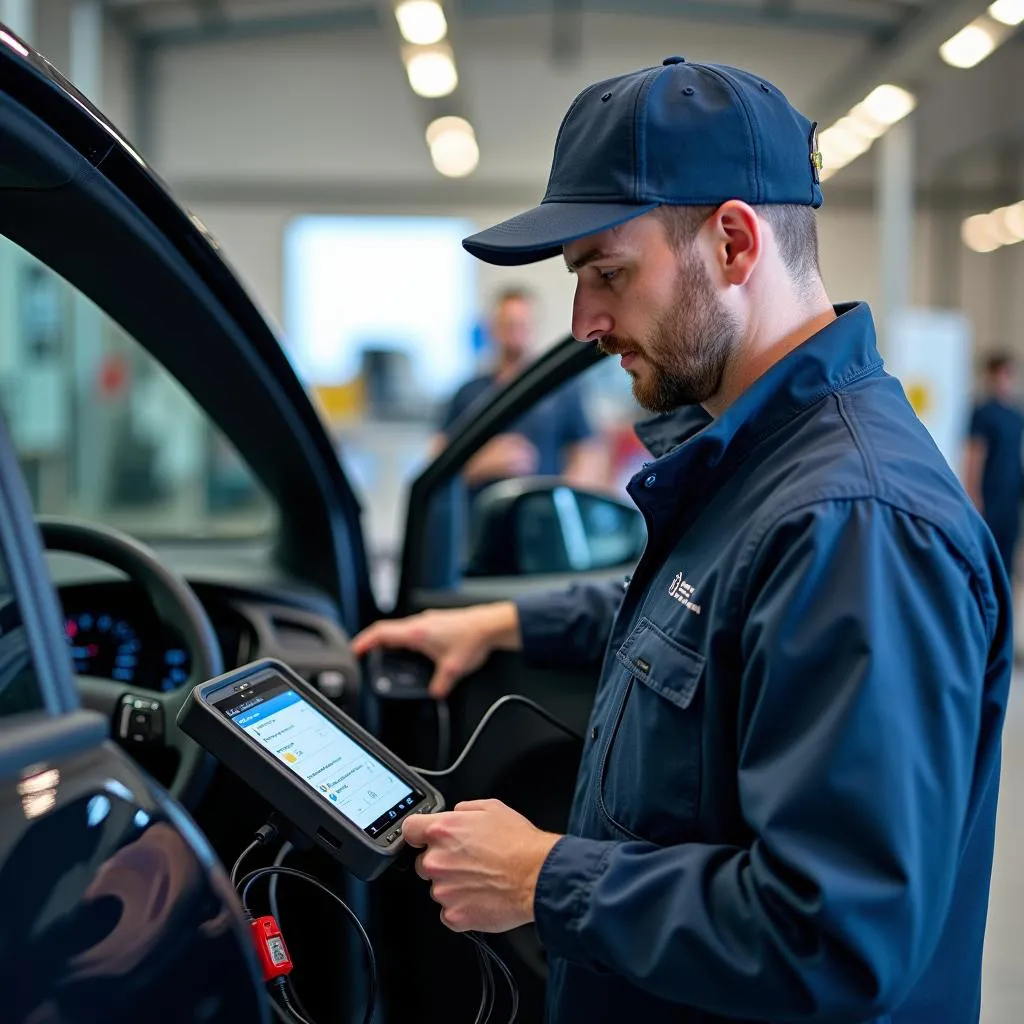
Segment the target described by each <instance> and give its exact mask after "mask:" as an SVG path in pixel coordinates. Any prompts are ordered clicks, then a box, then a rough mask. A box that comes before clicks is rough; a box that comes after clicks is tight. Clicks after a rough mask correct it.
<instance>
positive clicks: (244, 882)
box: [236, 866, 379, 1024]
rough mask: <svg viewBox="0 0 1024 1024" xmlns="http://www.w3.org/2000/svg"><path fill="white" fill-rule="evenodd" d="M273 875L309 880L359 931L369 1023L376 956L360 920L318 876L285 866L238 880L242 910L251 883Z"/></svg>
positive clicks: (365, 1016) (374, 1001)
mask: <svg viewBox="0 0 1024 1024" xmlns="http://www.w3.org/2000/svg"><path fill="white" fill-rule="evenodd" d="M274 875H287V876H288V877H289V878H301V879H302V880H303V881H306V882H309V884H310V885H315V886H316V887H317V888H318V889H320V890H321V891H322V892H325V893H326V894H327V895H328V896H330V897H331V899H332V900H334V902H335V903H337V904H338V906H340V907H341V909H342V910H344V911H345V913H346V915H347V916H348V919H349V920H350V921H351V922H352V924H353V925H354V926H355V929H356V931H357V932H358V933H359V938H360V939H362V942H363V948H364V949H365V951H366V961H367V964H368V966H369V971H370V992H369V996H368V997H367V1000H366V1012H365V1013H364V1014H363V1022H362V1024H370V1022H371V1021H372V1020H373V1015H374V1012H375V1011H376V1009H377V989H378V985H379V982H378V977H377V957H376V955H375V954H374V952H373V944H372V943H371V942H370V936H369V935H367V934H366V929H365V928H364V927H363V923H362V921H360V920H359V918H358V917H356V914H355V912H354V911H353V910H352V908H351V907H350V906H349V905H348V904H347V903H346V902H345V901H344V900H343V899H342V898H341V897H340V896H339V895H338V894H337V893H336V892H335V891H334V890H333V889H331V888H330V887H329V886H326V885H324V883H323V882H321V881H320V880H319V879H318V878H314V877H313V876H312V875H307V874H306V872H305V871H296V870H295V868H285V867H280V866H278V867H269V868H257V869H256V870H255V871H250V872H249V874H247V875H246V876H245V877H244V878H243V879H241V880H240V881H239V882H238V885H237V886H236V888H238V889H239V896H240V898H241V901H242V907H243V909H244V910H246V911H248V909H249V902H248V901H249V890H250V889H251V888H252V886H253V884H254V883H255V882H257V881H259V879H261V878H266V877H268V876H269V877H273V876H274Z"/></svg>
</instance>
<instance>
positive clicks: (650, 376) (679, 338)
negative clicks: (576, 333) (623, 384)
mask: <svg viewBox="0 0 1024 1024" xmlns="http://www.w3.org/2000/svg"><path fill="white" fill-rule="evenodd" d="M676 296H677V298H676V301H675V302H674V303H673V304H672V305H671V306H670V307H669V308H668V309H666V310H665V311H664V312H663V313H662V314H661V316H659V317H658V319H657V320H656V321H655V323H654V325H653V327H652V328H651V330H650V331H649V332H648V333H647V336H646V337H644V338H643V339H640V340H639V341H634V340H633V339H631V338H627V337H623V336H621V335H614V334H610V335H608V336H607V337H605V338H602V339H601V342H600V347H601V349H602V350H603V351H605V352H608V353H611V354H617V355H621V354H624V353H626V352H636V353H637V354H638V355H639V356H640V357H641V358H642V359H643V360H644V361H645V362H646V363H647V364H648V366H649V369H648V370H647V372H646V373H642V372H638V373H633V397H634V398H635V399H636V401H637V402H638V403H639V404H640V405H641V406H643V408H645V409H647V410H649V411H650V412H655V413H661V412H670V411H672V410H673V409H678V408H679V407H680V406H684V405H696V404H698V403H701V402H706V401H707V400H708V399H709V398H711V397H712V396H713V395H715V394H717V392H718V390H719V389H720V388H721V386H722V377H723V375H724V374H725V368H726V365H727V364H728V362H729V358H730V356H731V355H732V354H733V352H734V351H735V349H736V347H737V345H738V344H739V340H740V337H741V334H742V328H741V325H740V323H739V321H738V319H737V318H736V316H735V315H734V314H733V313H731V312H729V311H728V310H726V309H724V308H723V307H722V306H721V304H720V303H719V301H718V297H717V296H716V295H715V292H714V289H713V288H712V287H711V282H710V280H709V279H708V276H707V270H706V269H705V267H704V264H703V263H702V262H701V261H700V259H699V258H698V257H697V256H696V254H694V253H693V252H692V251H691V252H689V253H687V254H686V255H685V256H684V257H683V258H682V259H681V261H680V267H679V273H678V278H677V285H676ZM640 369H641V371H642V369H643V368H640ZM630 372H632V371H630Z"/></svg>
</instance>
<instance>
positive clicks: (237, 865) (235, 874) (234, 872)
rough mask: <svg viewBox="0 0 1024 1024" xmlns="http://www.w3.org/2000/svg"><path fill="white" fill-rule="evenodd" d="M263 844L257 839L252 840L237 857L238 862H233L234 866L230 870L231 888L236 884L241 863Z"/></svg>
mask: <svg viewBox="0 0 1024 1024" xmlns="http://www.w3.org/2000/svg"><path fill="white" fill-rule="evenodd" d="M262 845H263V843H261V842H260V841H259V840H258V839H254V840H253V841H252V842H251V843H250V844H249V845H248V846H247V847H246V848H245V849H244V850H243V851H242V852H241V853H240V854H239V855H238V860H236V861H235V866H234V867H233V868H232V869H231V884H232V886H235V885H237V882H238V869H239V868H240V867H241V866H242V861H244V860H245V858H246V857H248V856H249V854H250V853H252V852H253V850H258V849H259V848H260V847H261V846H262Z"/></svg>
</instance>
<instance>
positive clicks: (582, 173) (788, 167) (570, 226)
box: [462, 57, 822, 267]
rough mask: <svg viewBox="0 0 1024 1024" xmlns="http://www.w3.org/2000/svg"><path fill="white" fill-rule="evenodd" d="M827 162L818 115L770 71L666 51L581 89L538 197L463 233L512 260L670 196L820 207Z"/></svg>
mask: <svg viewBox="0 0 1024 1024" xmlns="http://www.w3.org/2000/svg"><path fill="white" fill-rule="evenodd" d="M820 169H821V156H820V153H819V152H818V143H817V125H816V124H815V123H812V122H811V121H809V120H808V119H807V118H806V117H804V116H803V114H801V113H800V112H799V111H797V110H796V109H795V108H794V107H792V106H790V104H789V101H788V100H787V99H786V97H785V96H784V95H783V94H782V93H781V92H780V91H779V90H778V89H777V88H776V87H775V86H774V85H772V84H771V83H770V82H766V81H764V80H763V79H761V78H758V77H757V76H756V75H752V74H750V73H749V72H747V71H741V70H739V69H738V68H731V67H727V66H725V65H721V64H691V63H689V62H688V61H686V60H685V59H684V58H683V57H666V58H665V60H664V61H663V62H662V64H661V65H660V66H659V67H654V68H644V69H643V70H642V71H634V72H632V73H630V74H628V75H621V76H620V77H618V78H609V79H608V80H606V81H604V82H598V83H596V84H595V85H590V86H588V87H587V88H586V89H584V90H583V92H581V93H580V94H579V95H578V96H577V97H576V99H575V100H574V101H573V103H572V106H571V107H570V108H569V111H568V113H566V115H565V117H564V118H563V119H562V126H561V128H560V129H559V131H558V137H557V139H556V140H555V155H554V159H553V160H552V164H551V174H550V177H549V178H548V187H547V191H546V192H545V194H544V198H543V200H541V204H540V206H537V207H535V208H534V209H532V210H528V211H527V212H526V213H521V214H519V215H518V216H516V217H512V218H511V219H510V220H506V221H503V222H502V223H501V224H496V225H495V226H494V227H492V228H488V229H487V230H486V231H481V232H479V233H478V234H475V235H471V236H470V237H469V238H467V239H465V240H464V241H463V243H462V244H463V246H465V248H466V249H467V250H468V251H469V252H470V253H472V254H473V255H474V256H476V257H478V258H479V259H481V260H483V261H484V262H486V263H494V264H497V265H499V266H506V267H511V266H519V265H521V264H524V263H535V262H536V261H537V260H544V259H548V258H549V257H551V256H557V255H559V254H560V253H561V251H562V246H564V245H565V244H566V243H568V242H572V241H574V240H575V239H577V238H585V237H586V236H587V235H593V234H597V233H598V232H600V231H607V230H608V229H609V228H613V227H615V226H616V225H618V224H622V223H624V222H625V221H627V220H631V219H632V218H633V217H639V216H640V215H641V214H644V213H647V212H649V211H650V210H653V209H655V208H656V207H658V206H663V205H675V206H718V205H720V204H721V203H724V202H726V201H727V200H729V199H742V200H744V201H745V202H748V203H750V204H751V205H755V204H759V203H787V204H793V205H801V206H813V207H818V206H821V202H822V196H821V183H820V173H819V172H820Z"/></svg>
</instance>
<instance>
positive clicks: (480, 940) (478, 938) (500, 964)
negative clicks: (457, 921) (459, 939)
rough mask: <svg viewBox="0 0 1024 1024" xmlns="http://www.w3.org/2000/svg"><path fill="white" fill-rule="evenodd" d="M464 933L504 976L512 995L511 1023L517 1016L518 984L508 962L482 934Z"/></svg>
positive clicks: (509, 1022) (509, 1019)
mask: <svg viewBox="0 0 1024 1024" xmlns="http://www.w3.org/2000/svg"><path fill="white" fill-rule="evenodd" d="M466 934H467V936H468V938H469V939H470V940H471V941H472V942H474V943H475V944H476V946H477V948H478V949H480V950H482V951H483V952H484V954H485V955H486V956H487V957H489V958H490V959H491V960H492V961H493V962H494V964H495V965H496V966H497V968H498V970H500V971H501V973H502V974H503V975H504V976H505V981H506V983H507V984H508V990H509V994H510V995H511V997H512V1012H511V1013H510V1014H509V1018H508V1024H513V1022H514V1021H515V1019H516V1017H518V1016H519V986H518V985H517V984H516V979H515V978H514V977H513V976H512V972H511V971H510V970H509V967H508V964H506V963H505V961H504V960H502V959H501V957H500V956H498V954H497V953H495V952H494V950H493V949H491V947H490V946H489V945H488V943H487V941H486V939H484V937H483V936H482V935H477V934H476V933H474V932H467V933H466Z"/></svg>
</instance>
